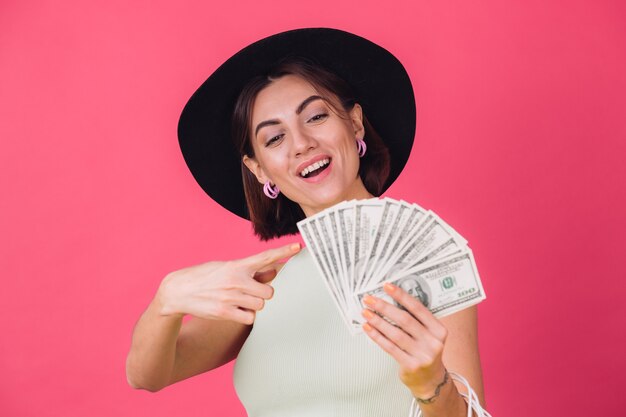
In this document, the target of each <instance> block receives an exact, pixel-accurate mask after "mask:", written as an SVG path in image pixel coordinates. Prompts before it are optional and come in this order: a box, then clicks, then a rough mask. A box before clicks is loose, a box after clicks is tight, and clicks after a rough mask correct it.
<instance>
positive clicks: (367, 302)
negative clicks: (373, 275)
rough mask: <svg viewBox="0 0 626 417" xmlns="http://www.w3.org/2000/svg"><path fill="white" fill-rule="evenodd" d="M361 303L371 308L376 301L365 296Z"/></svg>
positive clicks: (369, 296)
mask: <svg viewBox="0 0 626 417" xmlns="http://www.w3.org/2000/svg"><path fill="white" fill-rule="evenodd" d="M363 302H364V303H365V304H367V305H368V306H373V305H374V304H375V303H376V299H375V298H374V297H372V296H371V295H366V296H365V297H363Z"/></svg>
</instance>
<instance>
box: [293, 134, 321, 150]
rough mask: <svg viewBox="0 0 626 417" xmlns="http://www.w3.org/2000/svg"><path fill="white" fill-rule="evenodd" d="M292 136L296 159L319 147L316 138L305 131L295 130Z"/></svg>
mask: <svg viewBox="0 0 626 417" xmlns="http://www.w3.org/2000/svg"><path fill="white" fill-rule="evenodd" d="M292 135H293V149H294V153H295V156H296V157H298V156H302V155H305V154H306V153H308V152H309V151H311V150H312V149H315V148H316V147H317V141H316V140H315V138H314V137H313V136H312V135H311V134H310V133H309V132H307V131H306V130H304V129H294V130H293V132H292Z"/></svg>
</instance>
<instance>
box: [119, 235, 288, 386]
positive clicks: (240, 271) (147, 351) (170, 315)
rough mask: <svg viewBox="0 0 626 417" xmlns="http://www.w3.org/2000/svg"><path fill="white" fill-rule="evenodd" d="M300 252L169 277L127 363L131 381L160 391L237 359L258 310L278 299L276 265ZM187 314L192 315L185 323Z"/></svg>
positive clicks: (274, 252)
mask: <svg viewBox="0 0 626 417" xmlns="http://www.w3.org/2000/svg"><path fill="white" fill-rule="evenodd" d="M299 249H300V246H299V245H298V244H295V245H287V246H283V247H281V248H277V249H270V250H268V251H265V252H262V253H259V254H257V255H254V256H251V257H248V258H244V259H240V260H236V261H229V262H208V263H205V264H202V265H197V266H194V267H189V268H185V269H182V270H180V271H176V272H173V273H171V274H169V275H168V276H167V277H166V278H165V279H164V280H163V282H162V283H161V285H160V286H159V290H158V291H157V294H156V296H155V297H154V299H153V300H152V302H151V303H150V305H149V306H148V308H147V309H146V311H145V312H144V313H143V314H142V316H141V317H140V319H139V321H138V322H137V324H136V325H135V329H134V331H133V336H132V341H131V347H130V351H129V353H128V357H127V360H126V376H127V379H128V383H129V384H130V385H131V386H132V387H134V388H141V389H147V390H149V391H158V390H160V389H162V388H164V387H166V386H168V385H170V384H173V383H175V382H177V381H180V380H182V379H185V378H189V377H191V376H193V375H197V374H199V373H202V372H206V371H208V370H211V369H214V368H216V367H218V366H221V365H223V364H224V363H226V362H228V361H230V360H232V359H234V358H235V357H236V355H237V353H238V352H239V350H240V349H241V346H242V345H243V343H244V341H245V339H246V338H247V336H248V334H249V332H250V329H251V327H252V326H251V325H252V323H253V322H254V318H255V313H256V311H258V310H260V309H262V308H263V306H264V304H265V300H268V299H270V298H271V297H272V295H273V288H272V287H271V286H270V285H269V284H268V282H269V281H271V280H272V279H273V278H274V277H275V276H276V269H277V266H276V262H277V261H278V260H280V259H283V258H286V257H289V256H292V255H294V254H295V253H297V252H298V251H299ZM261 271H262V272H261ZM186 314H189V315H192V316H193V317H192V318H191V320H189V321H188V322H186V323H185V324H183V323H182V321H183V317H184V316H185V315H186Z"/></svg>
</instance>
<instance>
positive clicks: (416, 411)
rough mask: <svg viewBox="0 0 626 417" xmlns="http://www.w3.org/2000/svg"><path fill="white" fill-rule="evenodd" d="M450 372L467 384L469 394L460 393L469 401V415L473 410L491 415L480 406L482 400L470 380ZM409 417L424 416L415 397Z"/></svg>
mask: <svg viewBox="0 0 626 417" xmlns="http://www.w3.org/2000/svg"><path fill="white" fill-rule="evenodd" d="M448 373H449V374H450V376H451V377H452V379H454V380H457V381H459V382H460V383H462V384H463V385H465V388H467V395H466V394H463V393H459V394H461V397H463V399H464V400H465V402H466V403H467V417H472V411H475V412H476V416H477V417H491V414H489V413H488V412H487V410H485V409H483V408H482V407H481V406H480V401H478V395H476V393H475V392H474V390H473V389H472V387H471V386H470V384H469V382H467V379H465V378H463V376H461V375H459V374H457V373H455V372H450V371H448ZM409 417H422V409H421V408H419V406H418V405H417V400H416V399H415V398H413V401H412V402H411V410H410V411H409Z"/></svg>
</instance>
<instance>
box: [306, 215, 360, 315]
mask: <svg viewBox="0 0 626 417" xmlns="http://www.w3.org/2000/svg"><path fill="white" fill-rule="evenodd" d="M297 226H298V229H299V230H300V234H301V235H302V239H303V240H304V242H305V243H306V245H307V247H308V248H309V249H310V252H311V256H312V257H313V261H314V264H315V266H316V267H317V270H318V272H319V273H320V275H321V276H322V278H323V281H324V284H325V285H326V288H327V289H328V291H329V292H330V294H331V298H332V299H333V301H334V302H335V305H336V306H337V308H338V309H339V313H340V315H341V317H342V319H343V320H344V321H345V322H346V323H347V324H348V326H351V325H352V322H351V321H349V320H348V318H347V317H346V314H345V312H346V311H347V310H348V306H347V305H346V300H345V298H343V297H342V296H341V294H342V292H341V291H339V290H338V289H337V284H336V283H335V280H334V279H333V276H332V274H331V273H330V271H329V267H328V262H327V261H326V260H325V259H324V258H325V257H326V256H327V255H326V251H325V250H323V249H321V248H320V245H321V242H319V239H317V238H316V237H315V234H314V232H313V231H314V227H313V225H311V223H310V222H299V223H298V224H297Z"/></svg>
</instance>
